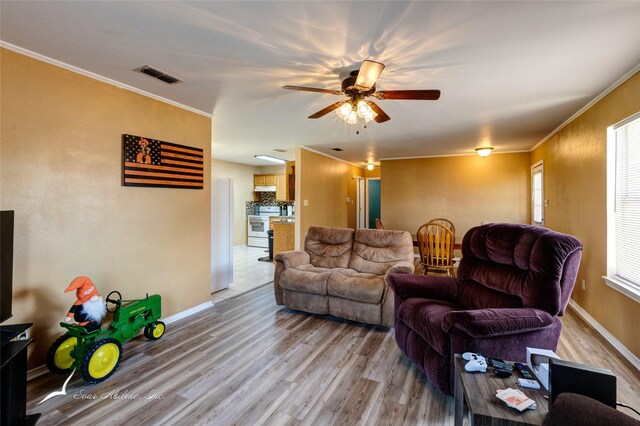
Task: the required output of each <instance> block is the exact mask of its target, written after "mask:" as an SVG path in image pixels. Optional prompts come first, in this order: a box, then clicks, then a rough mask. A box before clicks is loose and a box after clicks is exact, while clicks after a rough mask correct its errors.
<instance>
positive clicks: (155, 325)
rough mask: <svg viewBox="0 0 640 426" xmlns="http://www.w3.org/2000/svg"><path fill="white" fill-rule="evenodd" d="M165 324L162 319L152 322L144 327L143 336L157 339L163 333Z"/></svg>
mask: <svg viewBox="0 0 640 426" xmlns="http://www.w3.org/2000/svg"><path fill="white" fill-rule="evenodd" d="M164 331H165V325H164V323H163V322H162V321H156V322H152V323H151V324H147V326H146V327H145V328H144V337H146V338H147V339H149V340H158V339H159V338H161V337H162V336H163V335H164Z"/></svg>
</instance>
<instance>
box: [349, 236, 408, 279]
mask: <svg viewBox="0 0 640 426" xmlns="http://www.w3.org/2000/svg"><path fill="white" fill-rule="evenodd" d="M398 262H410V263H413V239H412V238H411V234H409V233H408V232H406V231H392V230H385V229H364V228H362V229H358V230H356V232H355V236H354V242H353V252H352V253H351V259H350V260H349V268H350V269H355V270H356V271H358V272H365V273H369V274H376V275H384V274H385V273H386V272H387V270H388V269H389V268H391V267H392V266H393V265H395V264H396V263H398Z"/></svg>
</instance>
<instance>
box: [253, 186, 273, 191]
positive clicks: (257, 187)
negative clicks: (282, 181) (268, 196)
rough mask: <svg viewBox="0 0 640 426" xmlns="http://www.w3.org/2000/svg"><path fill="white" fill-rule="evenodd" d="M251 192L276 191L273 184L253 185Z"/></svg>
mask: <svg viewBox="0 0 640 426" xmlns="http://www.w3.org/2000/svg"><path fill="white" fill-rule="evenodd" d="M253 192H276V187H275V185H274V186H254V187H253Z"/></svg>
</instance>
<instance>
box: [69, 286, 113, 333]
mask: <svg viewBox="0 0 640 426" xmlns="http://www.w3.org/2000/svg"><path fill="white" fill-rule="evenodd" d="M71 290H75V291H76V297H77V300H76V301H75V303H74V304H73V306H71V309H69V313H68V314H67V316H66V318H65V319H64V320H65V321H66V322H71V321H72V320H75V321H76V322H77V323H78V325H79V326H80V327H84V328H86V329H87V331H93V330H96V329H98V328H100V323H101V322H102V318H104V316H105V315H106V314H107V306H106V305H105V303H104V300H102V296H100V294H99V293H98V289H97V288H96V286H95V285H93V282H92V281H91V279H90V278H88V277H77V278H75V279H74V280H73V281H71V284H69V287H67V289H66V290H65V291H64V292H65V293H66V292H68V291H71Z"/></svg>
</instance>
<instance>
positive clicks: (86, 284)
mask: <svg viewBox="0 0 640 426" xmlns="http://www.w3.org/2000/svg"><path fill="white" fill-rule="evenodd" d="M71 290H76V297H77V298H78V301H79V302H80V303H85V302H87V301H88V300H89V299H91V298H92V297H93V296H100V293H98V289H97V288H96V286H95V285H93V281H91V279H90V278H89V277H77V278H75V279H74V280H73V281H71V284H69V287H67V288H66V290H65V291H64V292H65V293H67V292H69V291H71Z"/></svg>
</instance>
